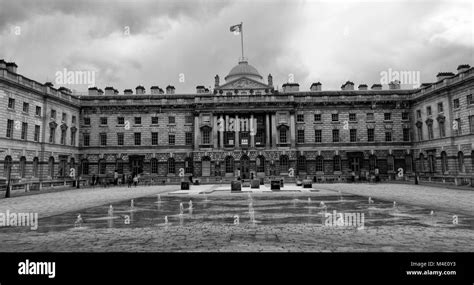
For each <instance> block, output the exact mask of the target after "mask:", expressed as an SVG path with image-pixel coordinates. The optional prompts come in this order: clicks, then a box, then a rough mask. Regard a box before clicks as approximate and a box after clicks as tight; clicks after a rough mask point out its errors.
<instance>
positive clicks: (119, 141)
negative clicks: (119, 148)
mask: <svg viewBox="0 0 474 285" xmlns="http://www.w3.org/2000/svg"><path fill="white" fill-rule="evenodd" d="M117 145H123V133H117Z"/></svg>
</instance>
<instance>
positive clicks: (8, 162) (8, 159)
mask: <svg viewBox="0 0 474 285" xmlns="http://www.w3.org/2000/svg"><path fill="white" fill-rule="evenodd" d="M11 170H12V157H11V156H9V155H7V156H6V157H5V162H4V164H3V173H5V177H8V176H9V175H10V172H11Z"/></svg>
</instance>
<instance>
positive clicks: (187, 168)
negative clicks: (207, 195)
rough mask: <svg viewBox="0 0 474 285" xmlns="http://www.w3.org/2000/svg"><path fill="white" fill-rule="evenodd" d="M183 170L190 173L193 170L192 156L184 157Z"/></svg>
mask: <svg viewBox="0 0 474 285" xmlns="http://www.w3.org/2000/svg"><path fill="white" fill-rule="evenodd" d="M184 172H185V173H191V174H192V173H193V172H194V163H193V158H192V157H186V159H185V160H184Z"/></svg>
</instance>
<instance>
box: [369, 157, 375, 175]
mask: <svg viewBox="0 0 474 285" xmlns="http://www.w3.org/2000/svg"><path fill="white" fill-rule="evenodd" d="M375 168H377V156H375V155H373V154H372V155H371V156H370V157H369V171H375Z"/></svg>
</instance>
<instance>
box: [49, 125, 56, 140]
mask: <svg viewBox="0 0 474 285" xmlns="http://www.w3.org/2000/svg"><path fill="white" fill-rule="evenodd" d="M49 143H56V128H54V127H51V128H49Z"/></svg>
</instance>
